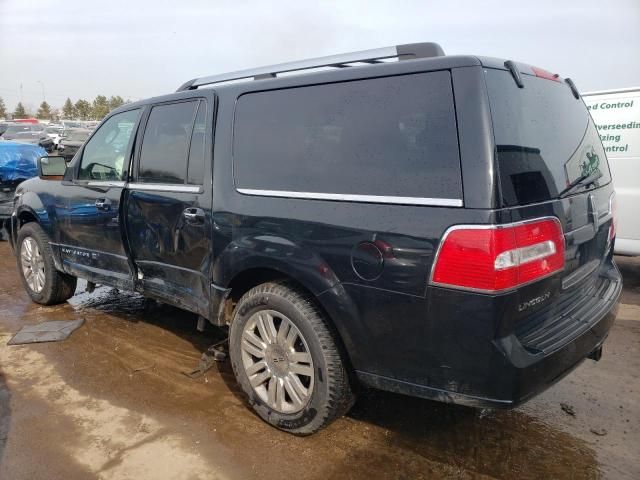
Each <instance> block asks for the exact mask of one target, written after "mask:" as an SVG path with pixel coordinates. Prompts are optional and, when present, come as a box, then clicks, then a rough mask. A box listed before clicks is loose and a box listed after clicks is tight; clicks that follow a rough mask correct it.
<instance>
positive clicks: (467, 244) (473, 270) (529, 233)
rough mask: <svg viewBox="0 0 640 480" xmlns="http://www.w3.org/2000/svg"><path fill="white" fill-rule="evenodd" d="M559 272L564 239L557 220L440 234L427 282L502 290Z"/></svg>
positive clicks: (462, 228)
mask: <svg viewBox="0 0 640 480" xmlns="http://www.w3.org/2000/svg"><path fill="white" fill-rule="evenodd" d="M563 268H564V235H563V234H562V226H561V225H560V221H559V220H558V219H557V218H543V219H537V220H532V221H527V222H521V223H512V224H508V225H490V226H486V225H460V226H455V227H451V228H450V229H449V230H447V232H446V233H445V234H444V237H443V239H442V241H441V243H440V248H439V250H438V253H437V255H436V259H435V263H434V266H433V269H432V272H431V283H432V284H434V285H441V286H447V287H453V288H462V289H469V290H475V291H482V292H489V293H494V292H501V291H506V290H511V289H513V288H516V287H518V286H520V285H524V284H526V283H530V282H533V281H535V280H539V279H541V278H544V277H546V276H549V275H551V274H553V273H555V272H558V271H561V270H562V269H563Z"/></svg>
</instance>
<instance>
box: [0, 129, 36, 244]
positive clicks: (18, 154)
mask: <svg viewBox="0 0 640 480" xmlns="http://www.w3.org/2000/svg"><path fill="white" fill-rule="evenodd" d="M46 156H47V152H46V151H45V149H44V148H42V147H40V146H38V145H29V144H25V143H17V142H7V141H0V238H1V237H2V229H3V227H4V226H5V222H6V221H7V220H8V219H9V218H10V217H11V210H12V209H13V194H14V192H15V190H16V187H17V186H18V184H19V183H20V182H22V181H24V180H27V179H29V178H31V177H35V176H37V175H38V163H37V162H38V158H40V157H46Z"/></svg>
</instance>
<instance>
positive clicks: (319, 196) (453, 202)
mask: <svg viewBox="0 0 640 480" xmlns="http://www.w3.org/2000/svg"><path fill="white" fill-rule="evenodd" d="M237 191H238V193H242V194H244V195H256V196H261V197H283V198H302V199H307V200H336V201H340V202H360V203H386V204H395V205H423V206H432V207H462V205H463V204H462V200H461V199H459V198H422V197H395V196H387V195H352V194H347V193H318V192H289V191H286V190H255V189H251V188H238V189H237Z"/></svg>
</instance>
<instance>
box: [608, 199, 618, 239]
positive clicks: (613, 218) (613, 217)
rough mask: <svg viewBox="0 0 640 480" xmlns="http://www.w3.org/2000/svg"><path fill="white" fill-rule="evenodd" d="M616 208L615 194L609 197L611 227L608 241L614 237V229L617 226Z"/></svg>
mask: <svg viewBox="0 0 640 480" xmlns="http://www.w3.org/2000/svg"><path fill="white" fill-rule="evenodd" d="M617 210H618V206H617V202H616V192H613V193H612V194H611V196H610V197H609V213H610V214H611V225H610V226H609V241H611V240H613V238H614V237H615V236H616V227H617V226H618V214H617Z"/></svg>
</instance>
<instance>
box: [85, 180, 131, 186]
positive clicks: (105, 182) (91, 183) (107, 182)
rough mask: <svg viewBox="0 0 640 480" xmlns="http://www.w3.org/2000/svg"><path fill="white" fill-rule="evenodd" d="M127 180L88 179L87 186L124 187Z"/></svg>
mask: <svg viewBox="0 0 640 480" xmlns="http://www.w3.org/2000/svg"><path fill="white" fill-rule="evenodd" d="M126 184H127V182H124V181H113V180H89V181H88V182H87V186H89V187H124V186H125V185H126Z"/></svg>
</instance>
